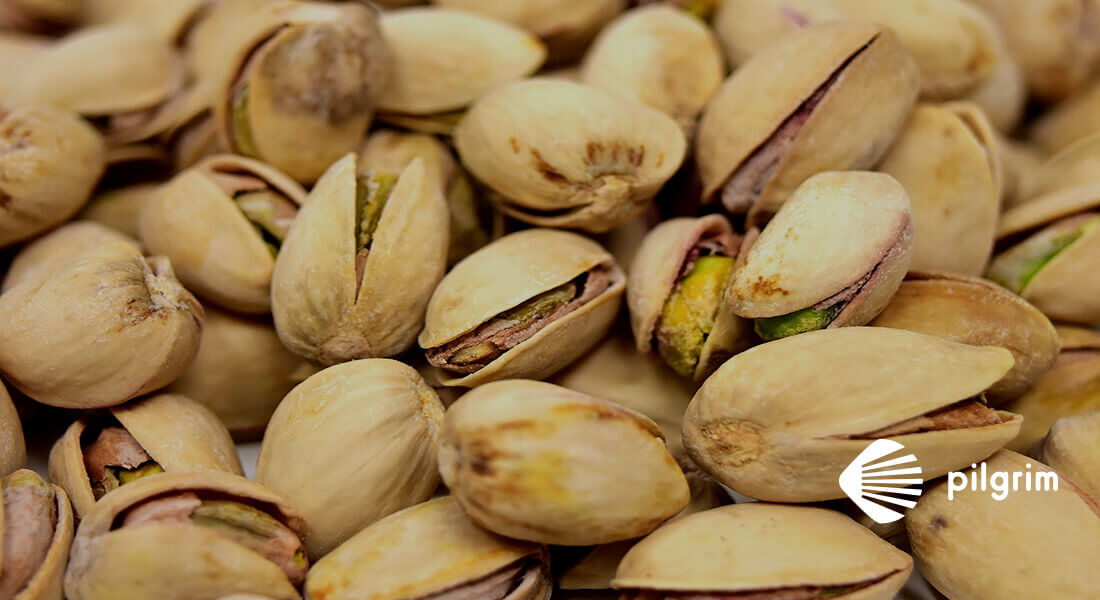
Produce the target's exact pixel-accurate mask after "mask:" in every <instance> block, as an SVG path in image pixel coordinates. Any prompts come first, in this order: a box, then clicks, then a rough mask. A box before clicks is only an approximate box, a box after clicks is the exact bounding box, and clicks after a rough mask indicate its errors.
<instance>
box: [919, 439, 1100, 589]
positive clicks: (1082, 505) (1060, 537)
mask: <svg viewBox="0 0 1100 600" xmlns="http://www.w3.org/2000/svg"><path fill="white" fill-rule="evenodd" d="M985 472H988V473H990V474H992V476H993V477H996V476H997V475H998V474H999V473H1003V475H1001V477H1002V478H1003V479H1001V481H1002V482H1004V484H1003V485H1000V487H1001V488H1003V489H1005V490H1006V491H1005V492H1002V493H997V492H996V491H995V489H989V490H988V491H987V490H986V489H984V488H980V489H979V488H976V487H972V486H971V485H967V484H969V483H970V482H971V481H972V480H973V479H975V478H978V479H980V476H979V474H978V473H977V469H971V470H968V471H964V472H963V473H962V475H963V476H965V477H966V478H967V480H966V481H964V482H963V485H962V489H961V490H960V489H958V487H959V482H955V485H954V486H953V487H952V486H951V485H950V484H951V482H950V480H941V481H940V482H939V483H938V484H936V485H935V486H932V487H930V488H928V489H925V490H924V493H923V494H922V495H921V498H920V502H918V503H917V506H916V508H914V509H911V510H910V511H909V512H908V514H907V515H906V518H905V524H906V528H907V529H908V530H909V540H910V541H911V543H912V546H913V557H914V558H915V559H916V561H917V566H918V568H919V569H920V572H921V573H922V574H923V575H924V577H925V578H926V579H927V580H928V581H929V582H931V583H932V585H934V586H935V587H936V588H937V589H938V590H940V591H941V592H943V593H944V594H945V595H946V596H948V597H949V598H974V599H976V600H986V599H989V600H992V599H994V598H1011V597H1023V598H1091V597H1094V596H1095V595H1096V592H1097V590H1100V573H1098V572H1097V570H1096V568H1095V566H1096V561H1095V558H1096V557H1097V556H1100V508H1097V505H1096V503H1095V502H1094V501H1092V500H1090V499H1089V498H1088V497H1087V496H1085V495H1084V494H1083V493H1082V492H1081V491H1080V490H1079V489H1077V488H1076V486H1074V485H1073V484H1072V483H1071V482H1070V481H1069V480H1067V479H1064V478H1059V479H1058V480H1057V486H1056V489H1051V484H1050V479H1046V481H1045V483H1043V484H1040V476H1043V477H1052V476H1056V474H1055V473H1053V472H1051V470H1050V469H1049V468H1048V467H1047V466H1046V465H1043V464H1042V463H1039V462H1037V461H1035V460H1032V459H1029V458H1027V457H1025V456H1021V455H1019V454H1016V453H1015V452H1011V451H1008V450H1001V451H1000V452H998V453H996V454H994V455H993V456H992V457H990V458H989V459H988V460H986V461H985V463H984V464H983V473H985ZM1025 478H1026V479H1025ZM1010 480H1011V481H1014V482H1016V483H1017V484H1016V485H1015V489H1009V486H1008V481H1010ZM1021 480H1023V481H1021ZM1028 480H1032V481H1033V483H1034V487H1033V488H1032V489H1030V490H1028V489H1025V482H1026V481H1028ZM990 481H991V482H992V481H994V480H993V478H992V477H991V479H990ZM995 485H996V484H995ZM1040 488H1041V489H1040Z"/></svg>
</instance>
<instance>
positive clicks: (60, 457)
mask: <svg viewBox="0 0 1100 600" xmlns="http://www.w3.org/2000/svg"><path fill="white" fill-rule="evenodd" d="M110 414H111V416H113V417H114V419H115V420H117V421H118V422H119V424H120V425H122V427H123V429H125V430H126V431H127V432H129V433H130V435H131V436H133V437H134V439H135V440H137V442H138V443H139V444H141V447H142V448H144V449H145V452H146V453H148V454H149V456H150V457H151V458H152V459H153V461H155V462H156V463H157V464H159V465H160V466H161V467H162V468H163V469H164V470H165V471H166V472H183V471H203V470H215V471H225V472H227V473H236V474H237V475H244V471H243V470H242V469H241V460H240V458H239V457H238V456H237V449H236V447H235V446H234V445H233V440H232V439H231V438H230V437H229V431H227V430H226V428H225V425H223V424H222V422H221V421H219V420H218V417H217V416H216V415H215V414H214V413H212V412H210V410H208V409H207V408H206V407H204V406H202V405H201V404H199V403H197V402H195V401H194V400H192V399H190V398H187V397H185V396H179V395H176V394H157V395H155V396H149V397H147V398H142V399H140V400H135V401H133V402H128V403H126V404H124V405H122V406H116V407H114V408H112V409H111V412H110ZM110 424H111V419H109V418H95V417H92V416H86V417H82V418H80V419H78V420H77V421H75V422H73V424H72V425H70V426H69V428H68V429H67V430H65V434H64V435H62V436H61V439H59V440H57V442H56V443H54V445H53V448H51V449H50V458H49V469H50V481H52V482H54V483H56V484H58V485H60V486H61V487H62V488H64V489H65V492H66V493H67V494H68V495H69V498H70V499H71V500H72V503H73V509H74V510H75V511H76V516H77V517H78V518H83V517H84V516H85V515H87V514H88V511H90V510H91V509H92V506H93V505H94V504H95V503H96V498H95V495H94V493H93V492H92V484H91V478H90V476H89V475H88V470H87V469H86V468H85V466H84V447H83V446H84V444H86V443H88V442H90V441H92V440H88V439H86V438H85V436H84V432H85V431H87V430H89V429H93V430H94V429H97V428H98V427H99V426H100V425H103V426H109V425H110ZM127 485H130V484H127ZM118 489H121V488H118ZM116 491H117V490H116ZM110 493H113V491H112V492H108V494H110Z"/></svg>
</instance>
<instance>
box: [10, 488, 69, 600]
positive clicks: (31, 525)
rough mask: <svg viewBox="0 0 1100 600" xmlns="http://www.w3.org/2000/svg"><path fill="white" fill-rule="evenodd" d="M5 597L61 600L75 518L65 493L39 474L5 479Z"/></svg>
mask: <svg viewBox="0 0 1100 600" xmlns="http://www.w3.org/2000/svg"><path fill="white" fill-rule="evenodd" d="M0 491H2V495H3V502H2V505H0V539H2V540H3V547H2V550H3V560H2V561H0V597H3V598H15V599H16V600H48V599H51V598H60V597H61V574H62V572H63V571H64V570H65V561H66V559H67V557H68V554H69V545H70V544H71V543H72V541H73V514H72V509H71V508H70V507H69V499H68V498H67V497H66V496H65V492H64V491H62V490H61V488H59V487H57V486H51V485H50V484H48V483H46V482H45V481H44V480H43V479H42V478H41V477H39V476H38V474H37V473H35V472H34V471H30V470H27V469H20V470H18V471H16V472H14V473H12V474H10V475H8V476H7V477H4V479H3V480H0Z"/></svg>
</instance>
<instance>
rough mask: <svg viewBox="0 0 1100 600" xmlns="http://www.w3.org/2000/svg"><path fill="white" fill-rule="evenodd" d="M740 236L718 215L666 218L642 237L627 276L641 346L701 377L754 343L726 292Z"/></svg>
mask: <svg viewBox="0 0 1100 600" xmlns="http://www.w3.org/2000/svg"><path fill="white" fill-rule="evenodd" d="M740 241H741V240H740V238H739V236H737V235H736V234H735V233H734V232H733V228H732V227H730V224H729V221H727V220H726V218H725V217H723V216H720V215H708V216H705V217H700V218H698V219H689V218H678V219H671V220H668V221H665V222H663V223H661V224H660V225H658V226H657V227H655V228H653V230H652V231H650V232H649V234H648V235H646V237H645V239H644V240H643V241H642V244H641V246H640V247H639V248H638V252H637V255H636V256H635V259H634V264H633V265H632V266H631V270H630V276H629V277H628V278H627V281H628V285H627V293H626V300H627V306H628V307H629V308H630V320H631V325H632V327H633V330H634V339H635V340H636V344H637V347H638V351H639V352H642V353H653V352H655V353H656V354H658V355H660V356H661V358H662V359H663V360H664V361H665V362H666V363H667V364H668V365H669V366H670V367H672V369H673V370H674V371H676V372H677V373H679V374H680V375H683V376H688V377H692V378H693V379H696V380H699V379H702V378H703V377H705V376H707V375H708V374H709V373H710V372H711V371H713V370H714V369H715V368H717V367H718V365H719V364H721V363H722V362H723V361H724V360H725V359H727V358H729V357H730V356H733V355H734V354H736V353H737V352H739V351H741V350H744V349H745V348H747V347H748V346H749V345H751V344H752V341H753V339H754V338H753V337H752V334H751V333H750V326H749V323H748V322H747V321H743V320H741V318H740V317H737V316H734V315H733V314H731V313H730V312H729V311H727V310H726V308H725V304H724V302H723V296H724V294H725V290H726V284H727V282H728V280H729V277H730V273H731V272H732V271H733V270H734V263H735V262H736V261H737V252H738V246H739V244H740Z"/></svg>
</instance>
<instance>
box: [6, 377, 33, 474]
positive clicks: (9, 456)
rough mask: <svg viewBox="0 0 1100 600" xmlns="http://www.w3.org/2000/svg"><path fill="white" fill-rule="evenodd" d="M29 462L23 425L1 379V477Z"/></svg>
mask: <svg viewBox="0 0 1100 600" xmlns="http://www.w3.org/2000/svg"><path fill="white" fill-rule="evenodd" d="M26 463H27V445H26V441H25V440H24V439H23V425H22V423H20V421H19V413H17V412H15V405H14V404H12V402H11V396H9V395H8V390H7V389H6V388H5V387H4V383H3V382H2V381H0V477H3V476H5V475H7V474H8V473H11V472H12V471H14V470H16V469H18V468H20V467H22V466H23V465H25V464H26Z"/></svg>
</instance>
